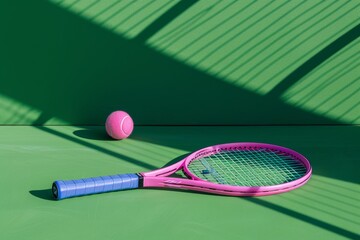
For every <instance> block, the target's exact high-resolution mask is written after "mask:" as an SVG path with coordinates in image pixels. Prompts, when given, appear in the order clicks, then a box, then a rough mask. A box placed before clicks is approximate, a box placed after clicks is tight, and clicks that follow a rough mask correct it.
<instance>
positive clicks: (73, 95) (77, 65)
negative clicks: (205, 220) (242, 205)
mask: <svg viewBox="0 0 360 240" xmlns="http://www.w3.org/2000/svg"><path fill="white" fill-rule="evenodd" d="M359 11H360V2H359V1H357V0H354V1H345V0H341V1H330V0H329V1H296V0H294V1H285V0H281V1H280V0H279V1H255V2H254V1H247V0H245V1H195V0H189V1H168V0H162V1H128V0H124V1H114V0H108V1H95V0H77V1H76V0H70V1H68V0H66V1H60V0H53V1H40V0H37V1H25V0H23V1H1V3H0V24H1V25H0V26H1V29H2V30H1V39H0V53H1V54H0V104H1V105H0V123H1V124H25V125H29V124H32V125H54V124H56V125H59V124H60V125H63V124H65V125H66V124H77V125H102V124H103V123H104V121H105V119H106V116H107V115H108V114H109V112H111V111H114V110H118V109H123V110H126V111H127V112H129V113H130V114H131V116H132V117H133V118H134V121H135V123H136V124H137V125H248V124H249V125H264V124H266V125H269V124H270V125H271V124H359V123H360V104H359V99H360V80H359V75H360V74H359V73H360V70H359V69H360V68H359V64H360V58H359V56H360V54H359V53H360V39H359V34H360V26H359V24H360V17H359Z"/></svg>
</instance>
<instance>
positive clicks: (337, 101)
mask: <svg viewBox="0 0 360 240" xmlns="http://www.w3.org/2000/svg"><path fill="white" fill-rule="evenodd" d="M282 99H283V100H285V101H286V102H288V103H290V104H292V105H294V106H296V107H299V108H303V109H305V110H307V111H311V112H313V113H315V114H318V115H322V116H326V117H329V118H331V119H335V120H337V121H342V122H347V123H358V122H359V120H360V39H358V40H356V41H354V42H353V43H351V44H350V45H348V46H347V47H345V48H344V49H343V50H342V51H340V52H339V53H338V54H336V55H334V56H333V57H332V58H331V59H329V60H328V61H327V62H325V63H324V64H322V65H321V66H319V67H318V68H317V69H315V70H314V71H312V72H311V73H310V74H308V75H307V76H305V77H304V78H302V79H301V80H300V81H299V82H298V83H296V84H295V85H293V86H292V87H291V88H290V89H289V90H288V91H286V92H285V93H284V95H283V96H282Z"/></svg>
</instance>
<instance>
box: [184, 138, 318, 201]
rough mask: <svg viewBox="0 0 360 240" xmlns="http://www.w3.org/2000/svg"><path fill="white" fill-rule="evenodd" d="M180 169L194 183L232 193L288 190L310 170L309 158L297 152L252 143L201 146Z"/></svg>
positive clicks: (307, 178)
mask: <svg viewBox="0 0 360 240" xmlns="http://www.w3.org/2000/svg"><path fill="white" fill-rule="evenodd" d="M182 170H183V172H184V174H185V175H186V176H187V177H188V178H190V179H192V180H196V181H194V182H196V184H195V185H197V186H199V187H203V188H204V189H219V190H221V191H223V194H226V195H234V196H264V195H272V194H277V193H282V192H287V191H290V190H293V189H295V188H298V187H300V186H302V185H304V184H305V183H306V182H307V181H308V180H309V179H310V177H311V173H312V169H311V165H310V163H309V161H308V160H307V159H306V158H305V157H304V156H303V155H301V154H299V153H298V152H296V151H294V150H291V149H289V148H285V147H281V146H277V145H272V144H266V143H254V142H242V143H228V144H220V145H215V146H211V147H207V148H203V149H200V150H198V151H196V152H194V153H192V154H190V155H189V156H188V157H186V158H185V159H184V162H183V164H182ZM205 191H206V190H205ZM210 192H211V191H210Z"/></svg>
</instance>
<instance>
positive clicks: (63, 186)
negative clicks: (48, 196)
mask: <svg viewBox="0 0 360 240" xmlns="http://www.w3.org/2000/svg"><path fill="white" fill-rule="evenodd" d="M139 180H140V177H139V175H137V174H132V173H131V174H121V175H111V176H102V177H94V178H83V179H77V180H66V181H62V180H58V181H55V182H54V183H53V185H52V193H53V195H54V198H55V199H58V200H60V199H64V198H70V197H77V196H83V195H90V194H95V193H104V192H112V191H118V190H124V189H134V188H138V187H139Z"/></svg>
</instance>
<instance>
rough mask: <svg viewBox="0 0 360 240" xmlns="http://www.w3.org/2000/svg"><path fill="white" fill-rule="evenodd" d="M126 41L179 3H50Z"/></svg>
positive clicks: (166, 0)
mask: <svg viewBox="0 0 360 240" xmlns="http://www.w3.org/2000/svg"><path fill="white" fill-rule="evenodd" d="M50 2H53V3H54V4H56V5H58V6H61V7H63V8H66V9H68V10H70V11H72V12H74V13H76V14H78V15H80V16H83V17H85V18H87V19H89V20H91V21H93V22H94V23H96V24H99V25H101V26H103V27H105V28H107V29H109V30H111V31H113V32H115V33H117V34H120V35H122V36H124V37H126V38H134V37H135V36H137V35H138V34H139V33H140V32H141V31H142V30H144V29H145V28H146V27H147V26H149V25H150V24H151V23H152V22H153V21H155V20H156V19H157V18H159V16H161V15H162V14H163V13H164V12H166V11H167V10H168V9H169V8H171V7H172V6H173V5H175V4H176V3H177V2H178V1H172V0H162V1H119V0H107V1H98V0H64V1H61V0H50Z"/></svg>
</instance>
